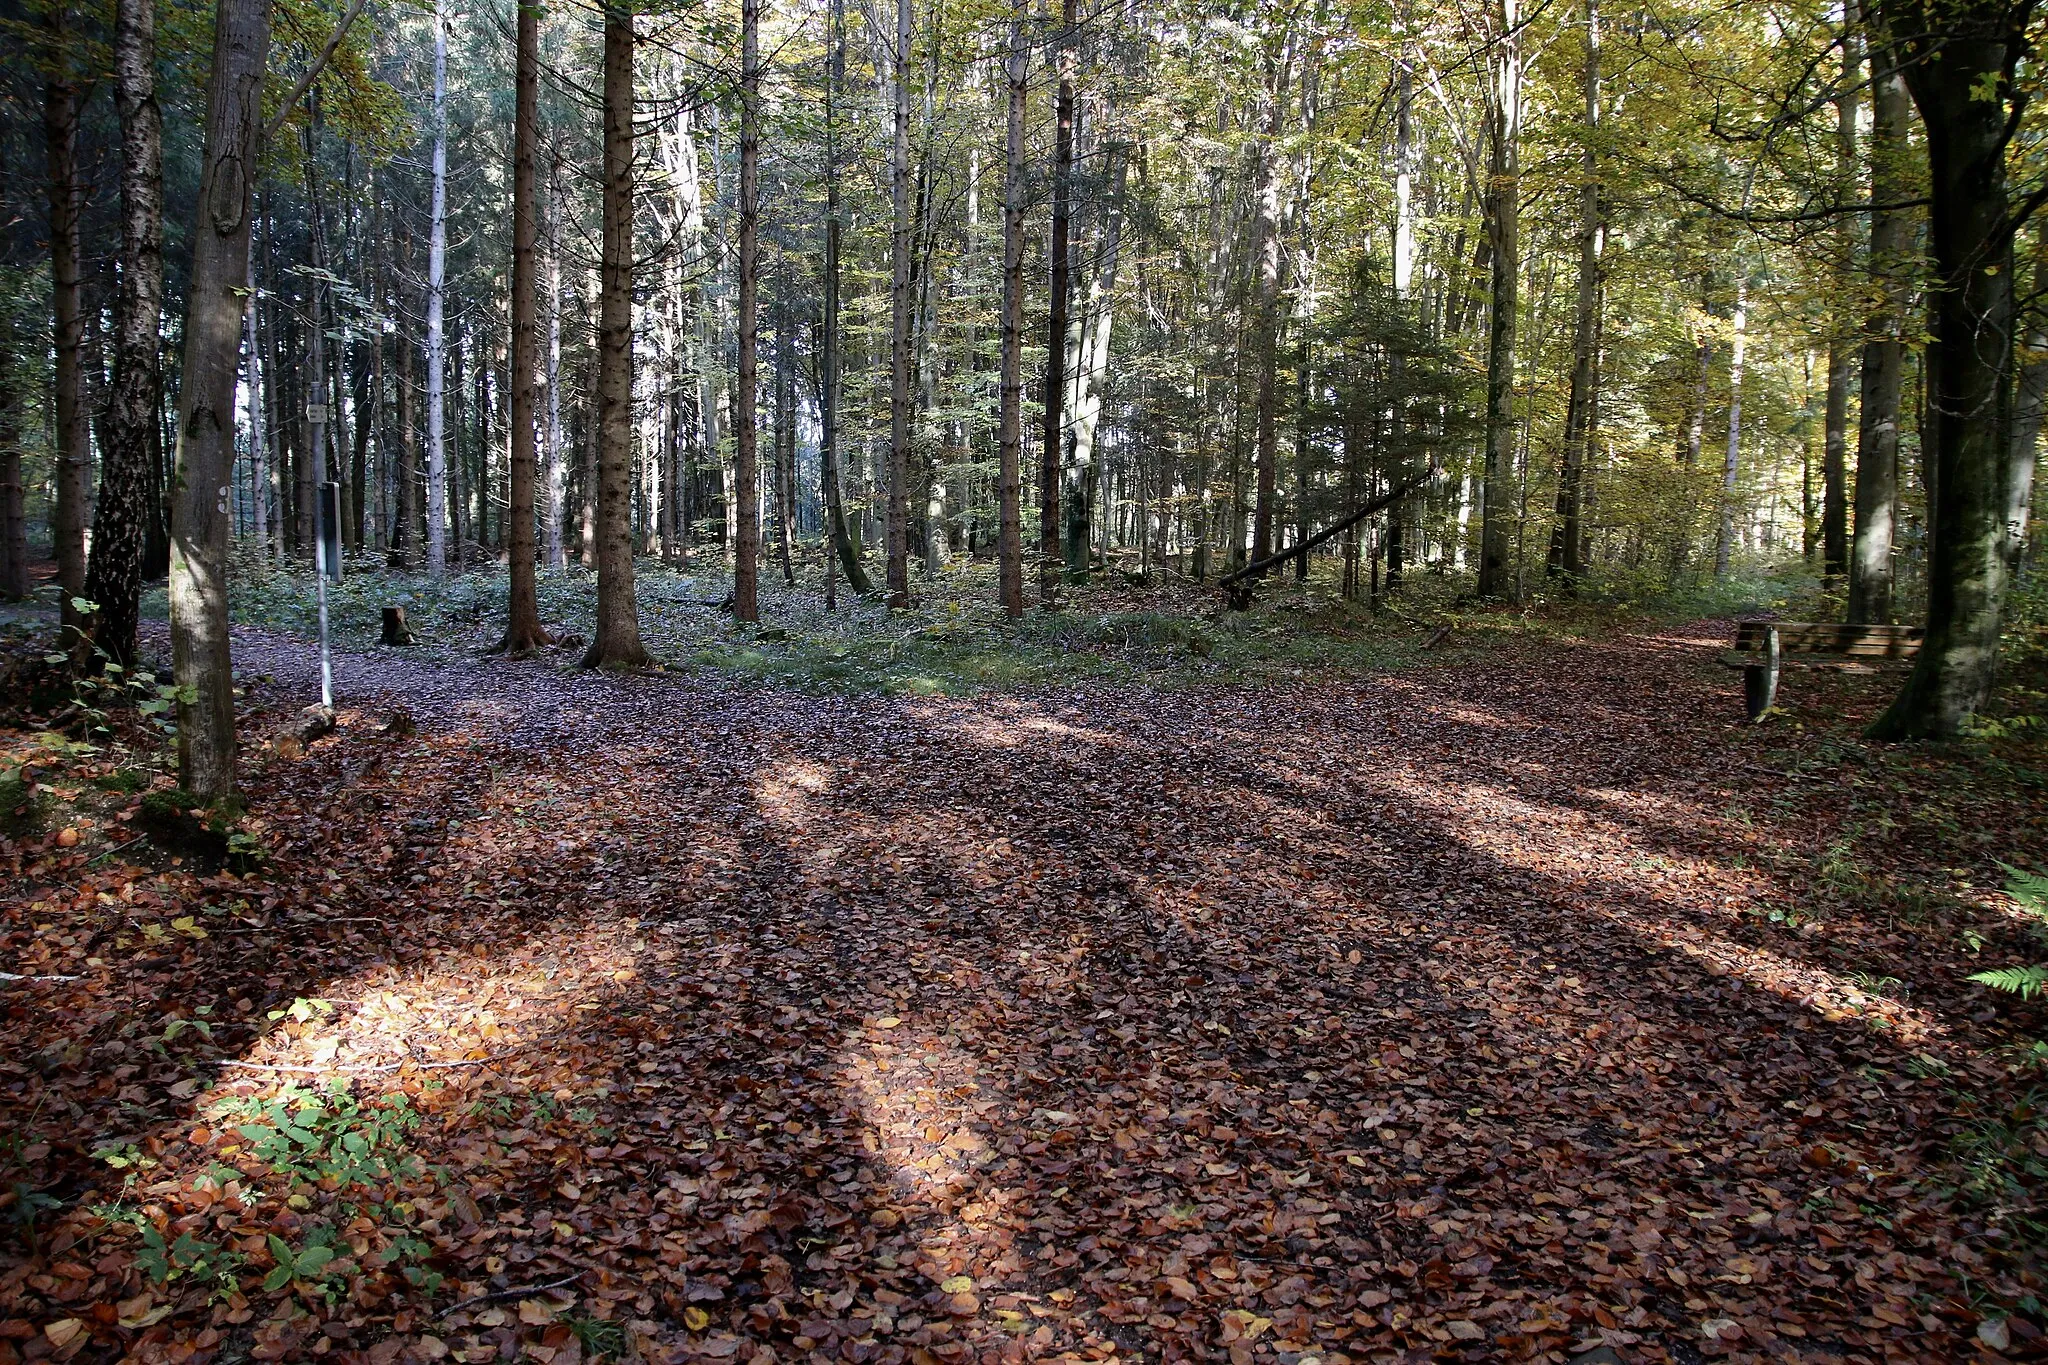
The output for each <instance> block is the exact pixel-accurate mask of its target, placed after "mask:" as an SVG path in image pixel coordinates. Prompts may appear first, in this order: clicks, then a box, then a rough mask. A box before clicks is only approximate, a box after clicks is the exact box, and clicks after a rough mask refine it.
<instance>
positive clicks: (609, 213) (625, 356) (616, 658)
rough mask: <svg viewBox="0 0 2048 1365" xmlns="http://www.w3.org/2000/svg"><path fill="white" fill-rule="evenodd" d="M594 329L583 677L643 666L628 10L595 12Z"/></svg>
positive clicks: (616, 2)
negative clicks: (599, 21) (591, 573)
mask: <svg viewBox="0 0 2048 1365" xmlns="http://www.w3.org/2000/svg"><path fill="white" fill-rule="evenodd" d="M600 270H601V275H602V279H601V281H600V285H599V290H598V323H597V364H598V370H597V407H598V412H597V424H598V425H597V442H598V444H597V518H596V520H597V630H596V634H595V636H594V638H593V639H592V640H591V642H590V649H589V652H587V653H586V654H585V655H584V656H583V664H584V667H586V668H595V667H601V666H621V667H637V666H639V665H641V664H644V663H646V662H647V650H646V648H645V647H644V646H643V645H642V644H641V643H640V612H639V606H638V604H637V603H636V602H635V600H634V597H633V11H632V10H631V9H630V8H629V7H628V6H626V5H625V4H624V3H622V2H621V0H610V2H609V3H607V4H606V5H605V7H604V246H603V259H602V262H601V267H600Z"/></svg>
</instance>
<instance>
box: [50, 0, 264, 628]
mask: <svg viewBox="0 0 2048 1365" xmlns="http://www.w3.org/2000/svg"><path fill="white" fill-rule="evenodd" d="M46 22H47V23H48V24H49V27H50V30H51V46H52V48H53V51H54V54H55V55H54V57H53V64H52V66H51V72H50V75H49V78H48V80H47V81H46V82H45V84H44V86H43V138H44V149H45V152H46V154H47V161H48V171H49V182H48V183H49V203H50V311H51V316H52V318H53V321H54V325H55V329H54V334H53V335H52V337H51V345H52V349H53V351H54V352H55V357H56V372H55V381H56V383H55V390H56V392H55V395H54V397H55V404H54V406H55V409H56V411H55V413H54V417H55V430H54V434H55V436H56V438H57V439H56V450H55V459H56V467H55V469H54V471H53V472H52V475H51V481H52V482H53V483H54V484H55V485H56V489H55V497H54V498H53V499H52V503H51V508H50V540H51V544H52V551H53V554H54V557H55V558H56V561H57V583H58V585H59V587H60V588H61V589H62V592H63V595H62V599H61V604H60V607H59V610H60V612H61V614H62V619H63V622H64V626H65V634H66V636H67V637H68V639H67V643H70V642H71V641H75V640H76V639H77V638H78V637H77V634H76V632H81V631H83V630H85V628H86V625H87V622H86V618H85V615H84V613H82V612H80V611H79V610H78V607H77V605H76V604H77V603H78V602H79V601H82V600H84V595H85V495H86V474H87V469H86V466H87V463H88V462H89V460H90V459H91V452H90V451H89V450H88V448H87V444H86V442H87V434H86V412H85V403H84V393H83V386H84V374H85V360H84V350H85V309H84V300H83V297H82V289H81V285H80V281H79V273H78V272H79V259H78V255H79V223H78V220H79V213H80V211H81V209H82V208H83V207H84V205H83V202H82V201H83V199H84V193H83V190H82V188H81V186H80V185H79V183H78V104H79V98H78V82H77V79H76V77H75V76H73V74H72V72H71V67H70V61H71V51H70V49H71V42H72V39H71V37H70V10H69V9H68V7H66V6H65V5H62V4H53V5H51V6H50V8H49V11H48V13H47V18H46ZM230 431H231V432H232V423H231V424H230Z"/></svg>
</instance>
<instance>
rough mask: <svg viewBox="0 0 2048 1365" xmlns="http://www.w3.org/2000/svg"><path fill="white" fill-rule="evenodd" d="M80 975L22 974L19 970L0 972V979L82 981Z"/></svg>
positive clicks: (82, 978)
mask: <svg viewBox="0 0 2048 1365" xmlns="http://www.w3.org/2000/svg"><path fill="white" fill-rule="evenodd" d="M83 980H85V978H84V977H82V976H23V975H22V974H21V973H20V972H0V981H83Z"/></svg>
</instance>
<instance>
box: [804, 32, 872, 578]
mask: <svg viewBox="0 0 2048 1365" xmlns="http://www.w3.org/2000/svg"><path fill="white" fill-rule="evenodd" d="M827 47H828V49H829V50H828V51H827V53H826V67H827V70H826V73H825V290H824V292H825V299H824V321H823V328H822V331H823V334H824V335H823V336H822V338H821V340H820V345H819V348H818V349H819V350H820V351H822V352H823V356H822V358H821V361H822V363H821V365H820V369H821V370H822V372H823V373H822V375H821V378H820V384H819V389H820V392H819V397H818V412H819V417H820V419H821V425H822V426H823V431H822V433H821V440H820V442H819V450H818V463H819V466H820V478H821V480H822V482H823V483H824V485H825V488H824V493H825V534H826V538H827V539H828V540H829V541H830V542H831V548H830V551H829V552H830V553H832V554H836V555H837V556H838V557H839V562H840V564H841V566H842V567H844V568H845V570H846V586H847V587H849V588H851V589H852V590H853V591H854V592H856V593H858V594H860V595H861V596H863V597H865V596H867V594H869V593H870V592H873V591H874V587H873V585H872V584H870V583H869V582H868V574H867V568H866V566H865V565H863V564H862V563H861V562H860V551H859V550H858V549H857V548H856V547H855V546H854V543H853V539H852V537H851V536H849V535H848V534H847V530H846V506H845V501H844V498H843V497H842V494H841V490H840V479H839V390H840V354H839V352H840V325H839V257H840V236H841V229H842V224H841V223H840V221H839V97H840V94H841V91H842V89H843V88H844V86H845V84H846V0H832V33H831V41H830V42H829V43H828V44H827Z"/></svg>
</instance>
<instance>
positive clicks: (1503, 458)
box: [1479, 0, 1522, 598]
mask: <svg viewBox="0 0 2048 1365" xmlns="http://www.w3.org/2000/svg"><path fill="white" fill-rule="evenodd" d="M1500 3H1501V8H1500V32H1499V33H1498V34H1497V35H1496V37H1495V40H1494V48H1493V71H1492V79H1491V83H1490V88H1489V90H1488V107H1487V124H1488V126H1487V145H1488V163H1489V164H1488V168H1487V170H1488V177H1487V187H1486V232H1487V243H1488V245H1489V247H1490V248H1491V253H1490V254H1491V257H1492V266H1493V291H1492V292H1493V309H1492V311H1493V316H1492V319H1491V325H1490V327H1489V330H1488V334H1487V345H1486V487H1485V492H1484V495H1483V496H1484V502H1483V504H1482V506H1481V508H1480V519H1479V595H1480V596H1481V597H1493V598H1504V597H1507V596H1509V595H1511V593H1512V592H1513V579H1512V577H1511V571H1512V570H1511V566H1510V564H1509V562H1508V556H1509V552H1510V549H1511V547H1512V544H1513V539H1514V537H1513V529H1514V528H1513V527H1512V526H1511V525H1510V524H1509V523H1510V521H1511V519H1512V504H1513V497H1514V487H1513V485H1514V478H1515V331H1516V323H1517V321H1518V318H1517V312H1518V310H1519V308H1520V300H1519V297H1518V295H1519V286H1520V281H1521V273H1522V250H1521V136H1522V48H1521V14H1520V7H1519V0H1500Z"/></svg>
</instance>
